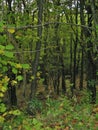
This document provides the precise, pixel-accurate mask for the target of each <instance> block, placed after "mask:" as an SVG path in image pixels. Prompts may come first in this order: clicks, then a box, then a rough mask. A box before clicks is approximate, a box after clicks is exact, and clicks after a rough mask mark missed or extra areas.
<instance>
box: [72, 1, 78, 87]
mask: <svg viewBox="0 0 98 130" xmlns="http://www.w3.org/2000/svg"><path fill="white" fill-rule="evenodd" d="M75 17H76V18H75V23H76V24H78V1H77V5H76V16H75ZM77 44H78V28H77V27H76V39H75V41H74V52H73V53H74V65H73V89H75V88H76V55H77Z"/></svg>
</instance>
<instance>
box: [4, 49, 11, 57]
mask: <svg viewBox="0 0 98 130" xmlns="http://www.w3.org/2000/svg"><path fill="white" fill-rule="evenodd" d="M4 55H5V56H7V57H9V58H13V52H9V51H5V52H4Z"/></svg>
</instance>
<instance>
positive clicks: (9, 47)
mask: <svg viewBox="0 0 98 130" xmlns="http://www.w3.org/2000/svg"><path fill="white" fill-rule="evenodd" d="M5 49H6V50H12V49H14V46H13V45H12V44H9V45H6V47H5Z"/></svg>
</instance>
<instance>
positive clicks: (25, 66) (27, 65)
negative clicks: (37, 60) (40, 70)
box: [22, 64, 30, 69]
mask: <svg viewBox="0 0 98 130" xmlns="http://www.w3.org/2000/svg"><path fill="white" fill-rule="evenodd" d="M22 67H23V68H24V69H29V68H30V66H29V64H22Z"/></svg>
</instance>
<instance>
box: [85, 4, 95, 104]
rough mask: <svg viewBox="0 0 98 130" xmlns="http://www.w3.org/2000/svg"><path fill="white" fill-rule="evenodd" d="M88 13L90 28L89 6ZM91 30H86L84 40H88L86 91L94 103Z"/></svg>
mask: <svg viewBox="0 0 98 130" xmlns="http://www.w3.org/2000/svg"><path fill="white" fill-rule="evenodd" d="M89 8H90V11H89V10H87V12H88V26H89V27H92V20H93V19H92V16H93V15H92V11H91V6H90V7H89ZM91 36H92V30H89V31H88V30H87V32H86V38H87V37H88V38H89V40H88V42H87V68H89V69H88V70H87V80H88V84H87V87H88V90H89V91H90V97H91V103H95V102H96V64H95V62H94V52H93V43H92V41H91V40H92V39H91Z"/></svg>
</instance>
